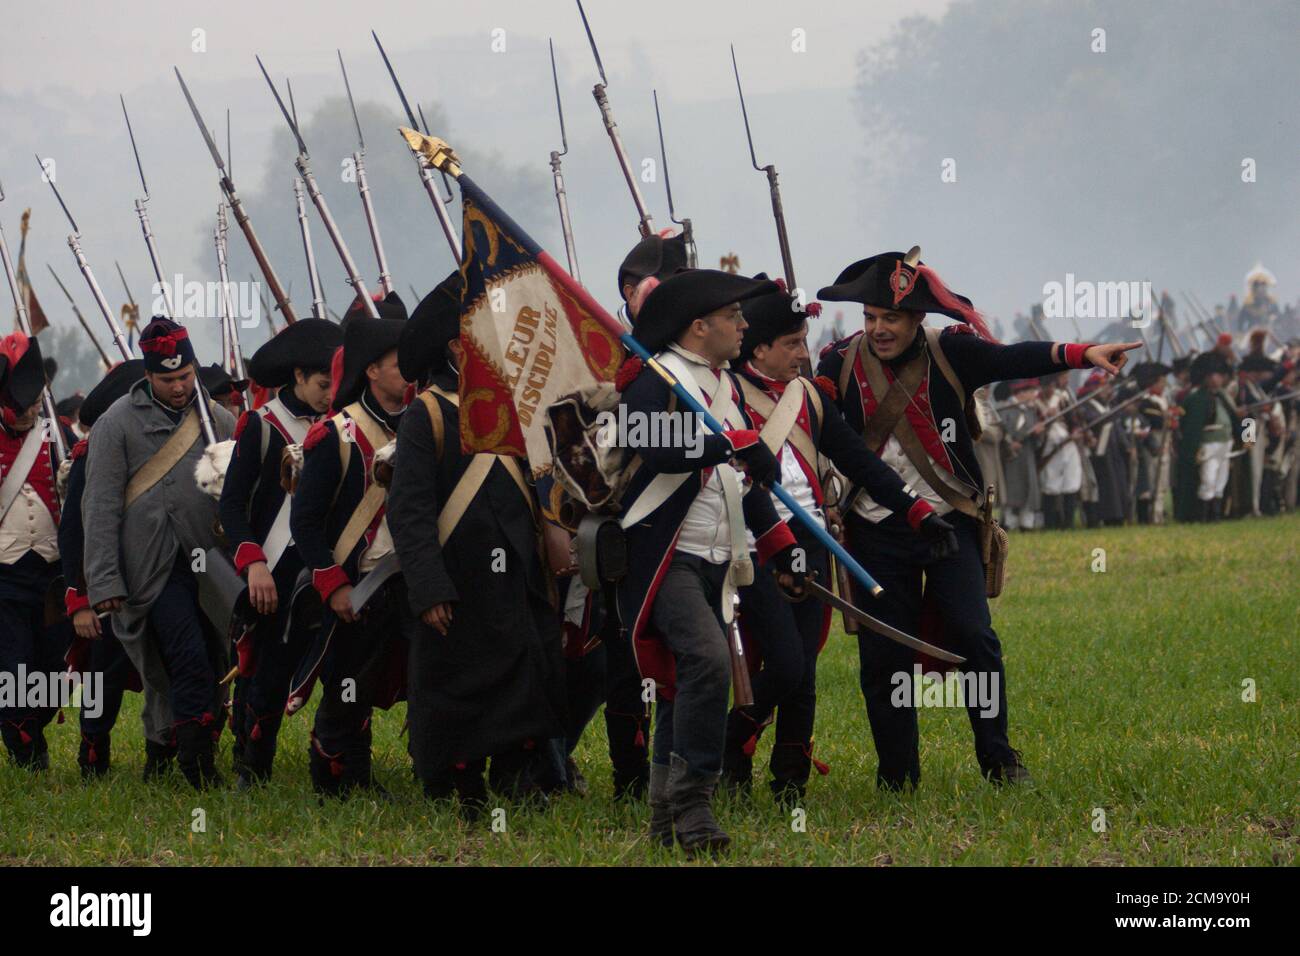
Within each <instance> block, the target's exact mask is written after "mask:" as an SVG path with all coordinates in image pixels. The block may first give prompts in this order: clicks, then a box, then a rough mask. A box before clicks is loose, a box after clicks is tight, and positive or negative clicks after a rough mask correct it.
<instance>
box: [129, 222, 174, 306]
mask: <svg viewBox="0 0 1300 956" xmlns="http://www.w3.org/2000/svg"><path fill="white" fill-rule="evenodd" d="M135 214H136V215H137V216H138V217H140V232H142V233H143V234H144V244H145V247H146V248H147V249H148V250H149V262H150V263H151V264H152V265H153V274H154V278H156V279H157V280H158V287H159V288H160V289H162V294H163V302H164V305H165V307H166V309H167V318H169V319H174V318H175V317H176V306H175V305H174V304H173V302H172V290H171V286H170V285H169V284H168V283H167V280H166V279H164V278H163V268H162V263H161V262H160V261H159V259H158V247H157V245H156V244H155V243H154V238H153V228H152V226H150V224H149V212H148V211H147V210H146V209H145V206H144V202H143V201H141V200H139V199H137V200H136V201H135Z"/></svg>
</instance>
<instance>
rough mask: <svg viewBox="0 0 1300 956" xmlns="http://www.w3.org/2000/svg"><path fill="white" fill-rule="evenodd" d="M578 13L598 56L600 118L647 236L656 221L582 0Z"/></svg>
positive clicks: (595, 94)
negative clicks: (629, 152)
mask: <svg viewBox="0 0 1300 956" xmlns="http://www.w3.org/2000/svg"><path fill="white" fill-rule="evenodd" d="M578 13H579V15H580V16H581V17H582V26H583V29H585V30H586V31H587V41H588V42H589V43H590V44H591V55H592V56H594V57H595V58H596V70H597V71H598V72H599V73H600V82H599V83H597V84H596V85H595V86H593V87H592V88H591V95H592V96H593V97H594V98H595V100H596V106H597V107H598V108H599V109H600V118H601V119H602V120H603V121H604V123H605V132H607V133H609V141H610V144H611V145H612V146H613V147H614V158H615V159H617V160H618V167H619V169H621V170H622V171H623V178H624V179H625V180H627V188H628V190H629V191H630V192H631V193H632V203H633V204H634V205H635V206H636V214H637V216H639V217H640V222H638V223H637V228H638V229H639V230H640V231H641V237H642V238H645V237H647V236H649V235H651V234H652V233H653V232H654V228H655V227H654V221H653V220H652V219H651V218H650V211H649V210H648V209H647V208H646V204H645V200H644V199H642V198H641V190H640V189H639V188H638V187H637V184H636V177H635V176H634V175H632V164H631V163H630V162H629V161H628V158H627V150H625V149H624V148H623V140H622V138H621V137H620V136H619V135H618V124H617V123H615V122H614V111H613V110H611V109H610V106H609V97H607V96H606V95H605V89H606V87H607V86H608V85H609V80H607V79H605V65H604V64H603V63H601V62H600V51H599V50H597V49H596V38H595V37H594V36H592V33H591V24H590V23H588V22H587V11H585V10H583V9H582V0H578Z"/></svg>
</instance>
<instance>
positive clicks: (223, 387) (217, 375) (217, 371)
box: [199, 363, 248, 398]
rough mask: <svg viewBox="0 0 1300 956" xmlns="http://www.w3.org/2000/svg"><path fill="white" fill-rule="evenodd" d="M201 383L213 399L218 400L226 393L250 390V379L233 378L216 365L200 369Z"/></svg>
mask: <svg viewBox="0 0 1300 956" xmlns="http://www.w3.org/2000/svg"><path fill="white" fill-rule="evenodd" d="M199 381H201V382H202V383H203V387H204V389H206V390H207V393H208V394H209V395H211V396H212V397H213V398H218V397H219V396H221V395H224V394H225V393H226V392H232V391H233V392H242V391H243V390H244V389H246V388H248V379H246V378H241V379H235V378H231V377H230V373H229V372H227V371H226V370H225V369H224V368H222V367H221V366H220V365H217V364H216V363H213V364H212V365H205V366H203V367H202V368H200V369H199Z"/></svg>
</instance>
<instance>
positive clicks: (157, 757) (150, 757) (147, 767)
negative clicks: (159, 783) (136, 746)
mask: <svg viewBox="0 0 1300 956" xmlns="http://www.w3.org/2000/svg"><path fill="white" fill-rule="evenodd" d="M175 760H176V744H175V743H174V742H173V743H170V744H160V743H158V741H156V740H149V739H148V738H145V742H144V782H145V783H150V782H151V781H154V780H157V779H158V778H160V777H161V776H162V775H163V774H165V773H166V772H167V771H169V770H171V768H172V764H173V763H174V762H175Z"/></svg>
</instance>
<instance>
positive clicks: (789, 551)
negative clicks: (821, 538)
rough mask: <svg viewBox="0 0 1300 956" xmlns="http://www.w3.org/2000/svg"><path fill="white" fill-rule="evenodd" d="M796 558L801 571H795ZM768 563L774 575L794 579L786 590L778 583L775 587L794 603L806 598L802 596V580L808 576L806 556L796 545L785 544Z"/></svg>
mask: <svg viewBox="0 0 1300 956" xmlns="http://www.w3.org/2000/svg"><path fill="white" fill-rule="evenodd" d="M796 558H797V559H798V564H799V566H800V567H801V568H802V569H803V570H799V571H796V570H795V563H796ZM768 563H769V564H771V565H772V570H773V571H774V572H775V573H776V574H778V575H781V574H788V575H790V577H792V578H793V579H794V583H793V584H792V585H791V586H790V587H788V588H786V587H782V586H781V584H780V582H779V581H778V582H777V586H778V587H780V588H781V590H782V591H784V592H785V594H786V596H787V597H789V598H791V599H792V600H796V601H798V600H802V599H803V598H804V597H806V595H805V594H804V587H803V582H804V578H805V577H807V574H808V555H807V552H805V551H804V549H803V548H802V547H800V546H799V545H797V544H787V545H786V546H785V547H784V548H782V549H781V550H780V551H778V552H777V553H776V554H774V555H772V558H771V560H770V561H769V562H768Z"/></svg>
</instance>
